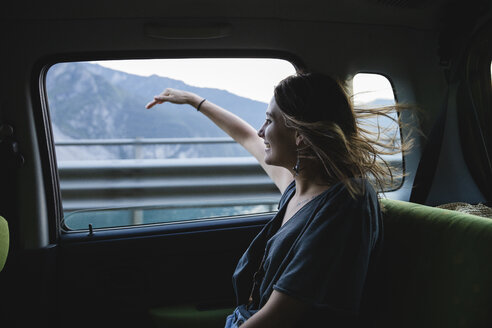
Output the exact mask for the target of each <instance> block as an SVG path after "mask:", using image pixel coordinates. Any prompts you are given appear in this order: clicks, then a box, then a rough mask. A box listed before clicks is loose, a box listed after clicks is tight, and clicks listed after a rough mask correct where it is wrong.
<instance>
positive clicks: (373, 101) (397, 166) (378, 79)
mask: <svg viewBox="0 0 492 328" xmlns="http://www.w3.org/2000/svg"><path fill="white" fill-rule="evenodd" d="M352 82H353V84H352V87H353V102H354V106H355V107H356V108H376V109H381V110H386V109H387V108H390V109H391V110H390V111H389V112H388V113H387V116H376V117H371V118H366V119H363V120H361V121H360V122H359V123H360V124H361V126H362V127H363V128H365V129H367V130H369V131H370V132H372V133H373V135H371V136H370V137H374V136H375V135H377V136H378V137H379V138H381V139H382V140H385V142H386V141H388V140H391V142H392V143H394V144H395V146H396V148H398V145H400V143H401V133H400V126H399V124H398V111H397V110H396V108H393V109H392V106H393V107H394V106H395V104H396V100H395V95H394V91H393V88H392V86H391V82H390V81H389V80H388V78H386V77H385V76H384V75H381V74H374V73H358V74H356V75H355V76H354V78H353V81H352ZM381 159H382V160H384V161H386V162H387V163H388V164H389V165H390V166H391V168H392V173H393V175H394V181H393V183H392V184H391V185H390V186H388V188H387V190H384V191H390V190H395V189H398V188H399V187H401V185H402V183H403V176H404V167H403V154H402V153H401V152H398V153H396V154H392V155H382V156H381Z"/></svg>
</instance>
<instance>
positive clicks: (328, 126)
mask: <svg viewBox="0 0 492 328" xmlns="http://www.w3.org/2000/svg"><path fill="white" fill-rule="evenodd" d="M164 102H172V103H176V104H189V105H192V106H193V107H195V108H196V109H198V110H199V111H200V112H201V113H202V114H204V115H206V116H207V117H208V118H210V119H211V120H212V121H213V122H214V123H215V124H216V125H217V126H219V127H220V128H221V129H222V130H224V131H225V132H226V133H227V134H229V135H230V136H231V137H232V138H234V140H236V141H237V142H238V143H240V144H241V145H242V146H243V147H244V148H246V150H248V151H249V152H250V153H251V154H252V155H253V156H254V157H255V158H256V159H257V160H258V162H259V163H260V164H261V166H262V167H263V168H264V170H265V171H266V173H267V174H268V175H269V176H270V177H271V179H272V180H273V181H274V183H275V184H276V186H277V187H278V189H279V190H280V192H281V193H282V197H281V200H280V204H279V211H278V213H277V214H276V215H275V217H274V218H273V219H272V220H271V221H270V222H269V223H268V224H267V225H266V226H265V227H264V229H263V230H262V231H261V232H260V233H259V234H258V236H257V237H256V238H255V239H254V240H253V242H252V243H251V245H250V246H249V248H248V249H247V250H246V252H245V253H244V255H243V256H242V258H241V259H240V260H239V263H238V265H237V267H236V271H235V273H234V276H233V287H234V290H235V294H236V301H237V304H238V307H237V308H236V310H235V311H234V313H233V314H231V315H230V316H229V317H228V318H227V322H226V327H237V326H240V325H241V327H311V326H315V325H316V326H318V325H319V324H320V323H323V325H325V326H327V327H352V326H359V325H362V324H363V325H364V326H365V327H367V326H368V322H367V321H366V320H367V313H369V311H368V308H369V307H368V305H370V303H374V302H373V300H372V299H371V297H372V296H371V295H370V294H371V293H370V290H372V289H374V288H371V286H373V285H374V284H373V282H374V281H375V279H374V278H375V274H374V271H375V270H374V269H375V267H376V262H377V254H378V253H379V251H380V248H381V243H382V238H383V234H382V232H383V230H382V221H381V213H380V208H379V202H378V197H377V194H376V192H375V190H374V188H373V186H372V184H371V183H370V181H372V183H373V184H375V185H376V187H378V188H379V187H382V186H383V185H384V184H385V183H386V182H388V181H389V180H391V177H392V176H391V172H390V170H389V168H388V166H385V165H384V164H381V162H380V161H376V159H378V157H379V155H380V154H381V153H385V150H384V149H385V148H384V147H385V144H384V143H381V142H380V141H377V140H376V141H372V140H371V139H370V138H369V137H368V131H365V130H363V129H361V128H360V127H359V126H358V124H357V115H358V112H355V111H354V109H353V107H352V104H351V101H350V98H349V97H348V96H347V94H346V92H345V90H344V89H343V87H342V86H341V85H340V84H339V83H338V82H337V81H336V80H334V79H332V78H331V77H329V76H326V75H322V74H299V75H295V76H291V77H288V78H286V79H285V80H283V81H282V82H280V84H279V85H278V86H277V87H276V88H275V92H274V97H273V98H272V100H271V102H270V104H269V106H268V109H267V110H266V119H265V123H264V124H263V126H262V127H261V128H260V129H259V130H258V131H255V129H254V128H253V127H251V126H250V125H249V124H248V123H246V122H245V121H243V120H242V119H241V118H239V117H237V116H236V115H234V114H232V113H230V112H228V111H226V110H225V109H222V108H220V107H218V106H217V105H215V104H213V103H211V102H210V101H208V100H205V99H203V98H201V97H200V96H198V95H196V94H193V93H189V92H185V91H180V90H174V89H166V90H165V91H164V92H162V93H161V94H160V95H158V96H156V97H155V98H154V100H153V101H152V102H150V103H149V104H147V108H151V107H153V106H154V105H156V104H161V103H164ZM365 113H366V114H367V111H366V112H365ZM364 131H365V132H366V133H364ZM390 144H391V145H388V147H387V148H386V150H387V152H389V153H391V152H394V151H395V150H394V145H393V144H392V143H391V142H390ZM369 178H371V180H369ZM388 178H389V179H388Z"/></svg>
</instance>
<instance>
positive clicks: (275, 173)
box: [146, 89, 293, 193]
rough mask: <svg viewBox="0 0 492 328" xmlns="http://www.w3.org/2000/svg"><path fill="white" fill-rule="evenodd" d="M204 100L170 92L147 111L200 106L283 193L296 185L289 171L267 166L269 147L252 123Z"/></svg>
mask: <svg viewBox="0 0 492 328" xmlns="http://www.w3.org/2000/svg"><path fill="white" fill-rule="evenodd" d="M203 100H204V98H202V97H200V96H198V95H196V94H194V93H191V92H187V91H182V90H176V89H166V90H164V91H163V92H162V93H161V94H160V95H158V96H155V97H154V100H153V101H151V102H149V103H148V104H147V106H146V108H147V109H150V108H152V107H153V106H155V105H157V104H162V103H164V102H171V103H174V104H188V105H191V106H193V107H195V108H197V107H198V106H200V108H199V110H200V112H201V113H203V114H204V115H205V116H207V117H208V118H209V119H210V120H211V121H212V122H214V123H215V124H216V125H217V126H218V127H219V128H221V129H222V130H223V131H224V132H225V133H227V134H228V135H229V136H231V138H233V139H234V140H235V141H236V142H237V143H239V144H240V145H242V146H243V147H244V148H245V149H246V150H247V151H248V152H249V153H250V154H251V155H253V156H254V157H255V158H256V160H257V161H258V162H259V163H260V165H261V166H262V167H263V169H264V170H265V172H266V173H267V174H268V175H269V176H270V178H271V179H272V180H273V182H274V183H275V185H276V186H277V187H278V189H279V190H280V192H281V193H283V192H284V190H285V188H287V186H288V185H289V183H290V182H291V181H292V179H293V177H292V174H291V172H289V170H287V169H285V168H283V167H279V166H272V165H268V164H266V163H265V159H264V157H265V144H264V141H263V139H262V138H260V137H259V136H258V133H257V131H256V130H255V128H253V127H252V126H251V125H250V124H249V123H247V122H246V121H244V120H243V119H242V118H240V117H238V116H237V115H235V114H233V113H231V112H229V111H227V110H225V109H223V108H222V107H219V106H217V105H215V104H214V103H212V102H210V101H203Z"/></svg>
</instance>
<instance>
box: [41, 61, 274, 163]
mask: <svg viewBox="0 0 492 328" xmlns="http://www.w3.org/2000/svg"><path fill="white" fill-rule="evenodd" d="M46 83H47V91H48V92H47V93H48V100H49V106H50V114H51V120H52V122H53V125H54V126H55V129H54V131H55V132H54V133H55V140H63V139H67V138H70V139H114V138H137V137H140V138H179V137H221V136H225V134H224V133H223V132H222V131H221V130H220V129H218V128H217V127H216V126H215V125H214V124H212V123H211V122H210V121H209V120H208V119H207V118H206V117H204V116H203V115H201V114H200V113H197V112H196V110H194V109H193V108H192V107H190V106H183V105H173V104H169V103H166V104H164V105H160V106H159V107H155V108H154V109H151V110H146V109H145V107H144V106H145V104H147V103H148V102H149V101H150V100H152V99H153V97H154V95H157V94H159V93H161V92H162V91H163V90H164V89H165V88H168V87H170V88H179V89H183V90H188V91H191V92H195V93H197V94H199V95H201V96H202V97H204V98H207V99H209V100H210V101H212V102H214V103H216V104H218V105H220V106H222V107H224V108H227V109H228V110H230V111H231V112H233V113H235V114H237V115H239V116H240V117H242V118H243V119H245V120H246V121H248V122H249V123H250V124H252V125H253V126H255V127H259V126H260V125H261V124H262V122H263V120H264V117H265V109H266V107H267V104H265V103H262V102H259V101H255V100H251V99H247V98H244V97H240V96H237V95H234V94H232V93H229V92H227V91H224V90H218V89H211V88H197V87H192V86H189V85H187V84H185V83H184V82H182V81H178V80H173V79H169V78H165V77H160V76H156V75H153V76H150V77H142V76H138V75H132V74H127V73H124V72H120V71H115V70H112V69H109V68H105V67H102V66H100V65H96V64H89V63H62V64H57V65H55V66H53V67H52V68H51V69H50V70H49V72H48V76H47V81H46ZM166 147H167V151H165V152H164V153H165V154H163V151H162V147H161V150H160V151H157V150H156V149H154V150H152V152H154V153H156V154H157V153H158V154H159V156H164V157H183V156H186V157H188V156H213V153H214V152H217V154H218V155H231V156H233V155H234V156H235V155H238V154H239V153H238V151H237V150H232V148H237V146H232V145H228V146H223V147H225V148H224V149H222V150H217V151H212V153H210V150H206V149H204V147H192V146H166ZM207 147H208V148H210V147H211V146H207ZM231 147H232V148H231ZM113 148H115V147H113ZM119 148H122V147H119ZM127 148H128V147H127ZM154 148H156V147H154ZM191 148H194V150H191ZM219 148H220V147H219ZM109 151H110V152H111V153H113V154H115V156H116V158H119V157H122V158H126V157H128V156H130V157H131V155H130V154H129V153H130V152H131V151H130V150H128V149H127V150H122V149H118V150H115V149H113V150H109ZM224 151H225V153H224ZM196 152H199V153H196ZM239 152H240V154H243V155H244V153H243V152H242V151H239ZM59 153H61V151H60V152H59ZM65 153H68V152H65ZM70 153H73V152H70ZM125 153H128V154H126V155H125ZM200 153H202V154H200ZM147 155H151V154H147ZM86 156H87V154H86V155H84V157H86ZM155 156H157V155H155ZM155 156H151V157H155ZM95 157H96V158H97V157H98V155H97V154H95ZM106 157H107V156H106ZM64 159H67V158H64Z"/></svg>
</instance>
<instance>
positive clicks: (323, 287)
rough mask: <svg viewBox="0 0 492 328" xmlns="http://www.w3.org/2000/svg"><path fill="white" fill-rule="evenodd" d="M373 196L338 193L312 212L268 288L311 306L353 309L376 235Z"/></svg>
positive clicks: (377, 215)
mask: <svg viewBox="0 0 492 328" xmlns="http://www.w3.org/2000/svg"><path fill="white" fill-rule="evenodd" d="M380 220H381V218H380V211H379V205H378V200H377V196H376V195H375V193H374V194H373V195H371V194H370V193H369V194H366V195H363V196H360V197H359V198H357V199H354V198H352V197H351V196H350V195H349V194H348V192H346V191H345V192H341V193H340V194H339V195H338V196H337V197H336V198H334V199H332V201H330V202H329V203H327V204H325V205H324V206H323V207H322V208H321V209H320V210H319V211H318V212H317V213H316V214H315V215H314V217H313V219H312V221H311V223H309V225H308V226H307V228H306V231H305V232H304V234H303V235H302V236H301V237H300V239H299V241H298V243H296V244H295V245H294V246H293V247H294V248H293V249H292V252H293V256H292V259H291V260H290V261H289V263H288V264H287V266H286V268H285V270H284V271H283V272H282V274H281V275H280V277H279V279H278V280H277V282H276V283H275V284H274V286H273V288H274V289H275V290H277V291H279V292H282V293H285V294H287V295H290V296H293V297H296V298H298V299H300V300H301V301H304V302H306V303H308V304H310V305H311V306H314V307H321V308H323V307H325V308H328V309H330V310H335V311H340V312H343V313H347V314H357V313H358V311H359V306H360V302H361V298H362V290H363V287H364V283H365V280H366V275H367V272H368V267H369V262H370V259H371V253H372V250H373V248H374V245H375V244H376V241H377V240H378V238H379V237H380V236H379V230H380V225H381V222H380Z"/></svg>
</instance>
